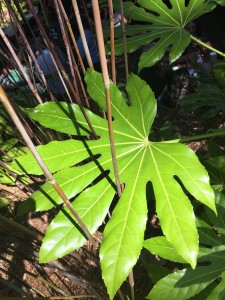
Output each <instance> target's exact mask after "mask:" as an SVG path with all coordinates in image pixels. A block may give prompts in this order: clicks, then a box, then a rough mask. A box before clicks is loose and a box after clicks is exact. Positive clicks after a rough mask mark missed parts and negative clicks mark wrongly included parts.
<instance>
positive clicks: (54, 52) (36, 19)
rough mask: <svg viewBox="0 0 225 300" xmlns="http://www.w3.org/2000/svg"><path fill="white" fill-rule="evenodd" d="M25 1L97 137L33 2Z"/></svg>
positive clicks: (93, 132) (94, 133)
mask: <svg viewBox="0 0 225 300" xmlns="http://www.w3.org/2000/svg"><path fill="white" fill-rule="evenodd" d="M26 3H27V4H28V6H29V8H30V10H31V12H32V14H33V16H34V19H35V21H36V22H37V24H38V27H39V29H40V31H41V34H42V35H43V37H44V39H45V41H46V43H47V45H48V47H49V49H50V53H51V54H52V55H53V56H54V58H55V60H56V63H57V66H59V69H60V73H61V74H62V76H63V78H64V79H65V81H66V83H67V85H68V87H69V90H70V91H71V93H72V96H73V97H74V98H75V99H76V101H77V103H78V105H79V108H80V110H81V112H82V114H83V116H84V118H85V120H86V122H87V124H88V126H89V128H90V130H91V132H92V134H93V136H94V138H95V139H97V138H98V136H97V134H96V132H95V130H94V128H93V126H92V124H91V122H90V120H89V119H88V116H87V114H86V112H85V110H84V108H83V107H82V106H81V105H80V104H79V99H78V96H77V93H76V91H75V90H74V88H73V86H72V84H71V82H70V79H69V77H68V75H67V74H66V71H65V69H64V67H63V65H62V63H61V61H60V60H59V58H58V55H57V53H56V51H55V49H54V47H53V45H52V44H51V42H50V40H49V38H48V35H47V34H46V32H45V29H44V27H43V25H42V23H41V22H40V20H39V18H38V17H37V14H36V12H35V10H34V7H33V4H32V2H31V0H26Z"/></svg>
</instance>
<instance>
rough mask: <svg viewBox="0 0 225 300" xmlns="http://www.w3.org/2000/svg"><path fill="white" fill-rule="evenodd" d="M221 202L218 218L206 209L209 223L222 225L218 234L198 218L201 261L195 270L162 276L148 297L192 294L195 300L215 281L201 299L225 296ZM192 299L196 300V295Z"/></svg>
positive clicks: (224, 255) (224, 220)
mask: <svg viewBox="0 0 225 300" xmlns="http://www.w3.org/2000/svg"><path fill="white" fill-rule="evenodd" d="M221 199H222V201H221V204H222V203H223V201H224V198H223V197H221ZM221 204H220V201H219V202H218V204H217V211H218V213H219V217H218V218H216V217H215V214H214V216H213V214H211V212H210V211H208V212H207V213H209V215H208V216H209V220H210V221H211V222H212V223H211V224H212V225H216V226H218V227H217V228H219V230H220V228H223V231H222V232H221V235H220V236H218V235H217V233H216V232H215V231H213V230H212V228H211V227H210V226H209V225H208V224H207V223H205V222H204V221H203V220H197V226H198V231H199V242H200V251H199V256H198V262H199V263H201V266H197V267H196V269H195V270H192V269H190V268H188V269H183V270H180V271H178V272H175V273H173V274H170V275H168V276H165V277H164V278H163V279H161V280H159V281H158V282H157V284H156V285H155V286H154V287H153V289H152V290H151V292H150V293H149V295H148V296H147V299H151V300H159V299H160V300H165V299H168V298H171V299H180V300H184V299H192V297H193V296H194V295H196V299H203V298H197V295H198V294H199V293H200V292H204V290H205V289H207V288H208V287H209V286H210V284H211V283H214V285H215V286H214V287H213V288H211V289H210V290H208V293H207V296H206V297H204V299H207V300H217V299H218V300H219V299H224V295H225V285H224V276H225V236H224V223H225V213H224V207H223V206H221ZM222 205H223V204H222ZM214 222H216V223H214ZM156 254H157V252H156ZM220 278H221V279H222V281H221V282H220V281H219V280H218V279H220ZM215 280H217V281H215ZM193 299H195V297H194V298H193Z"/></svg>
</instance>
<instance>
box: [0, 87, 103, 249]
mask: <svg viewBox="0 0 225 300" xmlns="http://www.w3.org/2000/svg"><path fill="white" fill-rule="evenodd" d="M0 100H1V102H2V104H3V105H4V107H5V109H6V110H7V112H8V114H9V115H10V117H11V118H12V120H13V122H14V123H15V125H16V127H17V129H18V130H19V132H20V134H21V136H22V137H23V139H24V141H25V143H26V144H27V146H28V148H29V149H30V151H31V152H32V154H33V156H34V158H35V159H36V161H37V163H38V164H39V166H40V167H41V169H42V171H43V173H44V175H45V177H46V180H47V181H48V182H49V183H50V184H51V185H52V187H53V188H54V189H55V190H56V192H57V193H58V195H59V196H60V197H61V199H62V200H63V202H64V203H65V205H66V206H67V207H68V209H69V210H70V212H71V213H72V215H73V216H74V217H75V218H76V220H77V222H78V224H79V226H80V227H81V229H82V230H83V232H84V233H85V234H86V236H87V238H88V239H89V240H90V242H91V243H92V244H93V245H94V246H95V247H96V246H97V244H96V242H95V240H94V238H93V237H92V235H91V233H90V232H89V230H88V229H87V227H86V225H85V224H84V222H83V221H82V219H81V218H80V217H79V215H78V213H77V212H76V210H75V209H74V207H73V205H72V204H71V203H70V201H69V200H68V198H67V197H66V195H65V194H64V192H63V190H62V189H61V188H60V186H59V185H58V184H57V182H56V181H55V179H54V177H53V175H52V173H51V172H50V171H49V169H48V167H47V166H46V164H45V163H44V162H43V160H42V158H41V156H40V154H39V153H38V152H37V149H36V148H35V146H34V144H33V142H32V140H31V138H30V137H29V135H28V134H27V132H26V130H25V128H24V126H23V124H22V122H21V121H20V119H19V118H18V116H17V114H16V112H15V110H14V109H13V107H12V105H11V104H10V102H9V99H8V97H7V96H6V94H5V92H4V90H3V89H2V87H0Z"/></svg>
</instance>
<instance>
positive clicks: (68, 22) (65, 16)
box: [58, 0, 85, 74]
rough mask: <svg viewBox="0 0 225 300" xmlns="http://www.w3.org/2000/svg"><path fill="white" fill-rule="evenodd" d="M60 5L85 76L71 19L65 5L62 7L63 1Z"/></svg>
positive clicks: (59, 2)
mask: <svg viewBox="0 0 225 300" xmlns="http://www.w3.org/2000/svg"><path fill="white" fill-rule="evenodd" d="M58 4H59V7H60V9H61V12H62V15H63V17H64V19H65V22H66V24H67V28H68V30H69V33H70V37H71V39H72V42H73V46H74V49H75V51H76V54H77V57H78V61H79V63H80V66H81V70H82V72H83V74H85V67H84V63H83V60H82V57H81V56H80V52H79V49H78V47H77V42H76V39H75V37H74V34H73V30H72V27H71V24H70V21H69V18H68V16H67V14H66V11H65V9H64V7H63V5H62V1H61V0H58Z"/></svg>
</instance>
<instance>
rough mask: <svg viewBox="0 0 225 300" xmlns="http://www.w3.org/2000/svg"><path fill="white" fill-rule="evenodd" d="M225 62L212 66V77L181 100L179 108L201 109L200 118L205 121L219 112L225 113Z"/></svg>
mask: <svg viewBox="0 0 225 300" xmlns="http://www.w3.org/2000/svg"><path fill="white" fill-rule="evenodd" d="M224 71H225V64H224V62H218V63H216V64H215V66H214V68H213V74H214V78H210V79H209V80H208V81H209V82H206V83H204V82H203V83H201V84H200V86H199V87H198V88H197V89H196V91H195V93H192V94H190V95H188V96H186V97H184V98H183V99H182V101H181V108H182V109H183V110H184V111H188V112H191V111H197V110H199V109H201V111H202V112H201V114H202V116H201V120H202V121H206V120H207V119H209V118H214V117H216V116H218V115H219V114H221V115H222V116H224V114H225V77H224V74H225V72H224Z"/></svg>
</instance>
